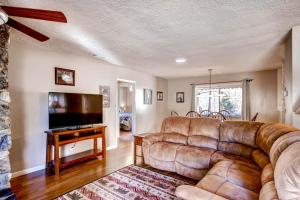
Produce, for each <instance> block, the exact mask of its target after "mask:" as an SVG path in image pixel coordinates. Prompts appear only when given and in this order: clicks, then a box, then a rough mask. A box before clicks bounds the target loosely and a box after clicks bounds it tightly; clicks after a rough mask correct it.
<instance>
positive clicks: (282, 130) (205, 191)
mask: <svg viewBox="0 0 300 200" xmlns="http://www.w3.org/2000/svg"><path fill="white" fill-rule="evenodd" d="M143 152H144V158H145V163H146V164H149V165H150V166H152V167H154V168H158V169H161V170H167V171H171V172H176V173H178V174H180V175H183V176H186V177H189V178H192V179H196V180H199V182H198V184H197V185H195V186H192V185H182V186H179V187H178V188H177V189H176V195H177V196H178V197H181V198H183V199H191V200H197V199H203V200H224V199H233V200H250V199H251V200H252V199H260V200H274V199H282V200H286V199H289V200H291V199H293V200H296V199H298V200H300V132H299V131H298V130H297V129H296V128H294V127H291V126H288V125H283V124H271V123H267V124H264V123H259V122H246V121H226V122H220V121H219V120H217V119H210V118H186V117H169V118H166V119H165V120H164V122H163V124H162V129H161V133H154V134H151V135H149V136H147V137H145V138H144V140H143Z"/></svg>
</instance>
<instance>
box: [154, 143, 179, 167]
mask: <svg viewBox="0 0 300 200" xmlns="http://www.w3.org/2000/svg"><path fill="white" fill-rule="evenodd" d="M180 146H181V145H180V144H175V143H169V142H157V143H154V144H153V145H151V147H150V157H151V158H154V159H156V160H160V161H166V162H170V161H172V162H174V161H175V156H176V150H177V149H178V148H179V147H180Z"/></svg>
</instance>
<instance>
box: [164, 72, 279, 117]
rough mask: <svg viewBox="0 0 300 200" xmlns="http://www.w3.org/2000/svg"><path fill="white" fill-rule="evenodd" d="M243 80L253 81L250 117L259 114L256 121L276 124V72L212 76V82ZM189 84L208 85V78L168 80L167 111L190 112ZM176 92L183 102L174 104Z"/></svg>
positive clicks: (251, 84)
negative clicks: (180, 94) (182, 97)
mask: <svg viewBox="0 0 300 200" xmlns="http://www.w3.org/2000/svg"><path fill="white" fill-rule="evenodd" d="M245 78H250V79H254V80H253V81H252V82H251V83H250V101H251V104H250V105H251V116H253V115H254V114H255V113H256V112H259V117H258V120H260V121H266V122H278V119H279V111H278V107H277V70H267V71H259V72H250V73H238V74H224V75H213V78H212V82H223V81H239V80H242V79H245ZM191 83H208V76H203V77H191V78H182V79H170V80H168V93H169V94H168V98H169V99H168V111H169V112H170V111H172V110H174V111H176V112H178V113H179V114H180V115H185V114H186V113H187V112H188V111H189V110H191V105H192V99H191V97H192V86H191V85H190V84H191ZM176 92H184V93H185V102H184V103H176Z"/></svg>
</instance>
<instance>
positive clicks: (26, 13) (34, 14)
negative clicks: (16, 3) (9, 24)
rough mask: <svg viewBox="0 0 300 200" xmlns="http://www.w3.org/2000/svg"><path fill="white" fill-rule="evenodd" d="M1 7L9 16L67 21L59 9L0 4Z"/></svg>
mask: <svg viewBox="0 0 300 200" xmlns="http://www.w3.org/2000/svg"><path fill="white" fill-rule="evenodd" d="M1 8H2V9H3V10H4V11H5V12H6V13H7V14H8V15H10V16H15V17H25V18H31V19H41V20H46V21H54V22H62V23H67V18H66V16H65V15H64V13H62V12H59V11H51V10H40V9H32V8H20V7H12V6H1Z"/></svg>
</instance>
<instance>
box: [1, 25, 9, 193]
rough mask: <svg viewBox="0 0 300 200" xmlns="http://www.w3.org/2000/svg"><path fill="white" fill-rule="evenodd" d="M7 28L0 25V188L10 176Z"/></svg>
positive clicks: (2, 187) (7, 183)
mask: <svg viewBox="0 0 300 200" xmlns="http://www.w3.org/2000/svg"><path fill="white" fill-rule="evenodd" d="M9 30H10V28H9V27H8V26H6V25H2V26H0V190H3V189H7V188H10V178H11V173H10V163H9V157H8V154H9V149H10V147H11V130H10V117H9V103H10V97H9V92H8V77H7V65H8V44H9Z"/></svg>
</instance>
